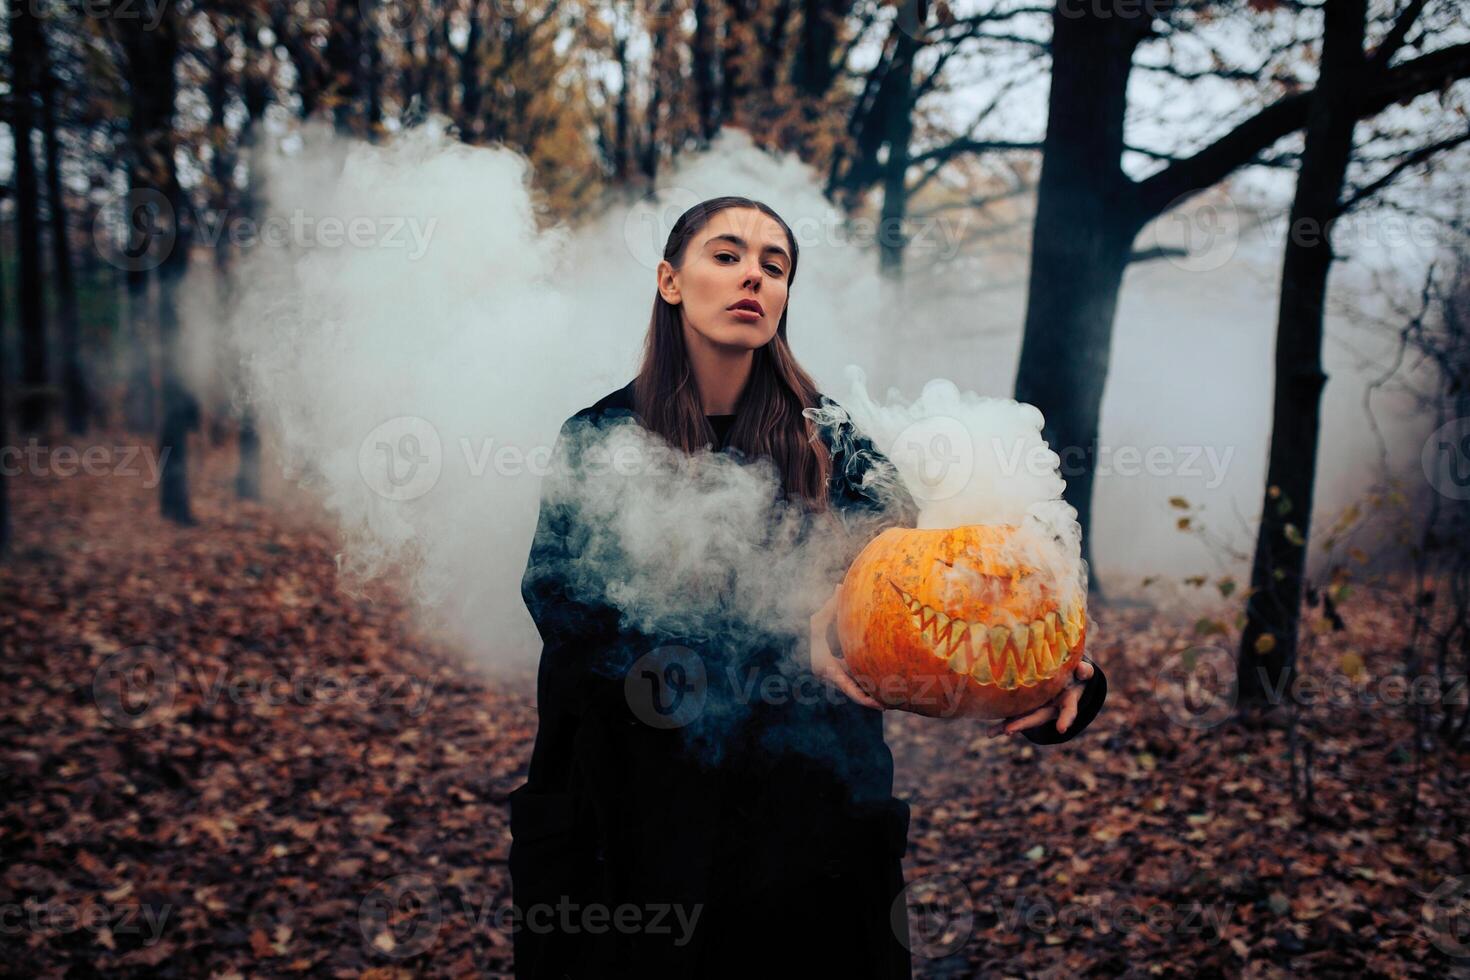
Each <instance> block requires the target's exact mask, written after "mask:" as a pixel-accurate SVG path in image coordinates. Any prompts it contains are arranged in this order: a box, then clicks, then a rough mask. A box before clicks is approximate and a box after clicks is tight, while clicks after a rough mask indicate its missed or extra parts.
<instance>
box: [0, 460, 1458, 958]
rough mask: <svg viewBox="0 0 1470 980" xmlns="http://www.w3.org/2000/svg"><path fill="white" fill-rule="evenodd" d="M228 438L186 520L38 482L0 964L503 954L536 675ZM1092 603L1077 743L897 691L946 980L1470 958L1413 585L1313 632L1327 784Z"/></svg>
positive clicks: (1285, 739)
mask: <svg viewBox="0 0 1470 980" xmlns="http://www.w3.org/2000/svg"><path fill="white" fill-rule="evenodd" d="M130 442H132V440H130V439H129V438H128V437H126V436H118V437H117V438H116V439H114V440H113V442H112V443H111V446H112V447H121V446H124V445H127V444H129V443H130ZM89 444H97V445H108V444H107V443H106V442H105V441H98V440H97V439H95V438H94V439H93V440H90V441H89ZM110 451H111V450H110ZM111 458H113V459H114V460H116V459H118V458H119V457H118V455H117V454H116V453H115V452H114V455H113V456H112V457H111ZM233 466H234V461H233V454H232V453H231V452H229V451H226V450H223V449H221V450H216V451H210V452H207V453H205V454H204V457H203V458H202V459H198V460H196V461H195V466H194V473H195V479H194V487H193V490H194V508H195V516H196V518H197V520H198V523H197V525H196V526H194V527H188V528H186V527H179V526H176V525H174V524H171V523H169V522H167V521H165V520H163V519H162V518H161V517H159V516H158V509H157V503H156V500H157V492H156V489H154V488H153V486H151V485H150V482H149V479H148V477H149V472H148V469H147V467H146V466H143V465H141V464H140V465H138V466H135V467H133V470H134V471H135V472H134V475H127V473H125V472H122V471H121V470H122V467H120V466H115V467H111V468H107V472H97V470H98V468H97V467H92V469H93V473H92V475H87V474H85V473H77V474H75V475H71V476H63V475H59V472H60V470H61V468H60V467H56V468H55V470H54V471H52V470H46V471H44V472H26V473H24V474H22V475H21V476H19V477H16V478H13V479H11V480H10V481H9V483H10V487H11V501H12V511H13V519H14V524H15V528H16V542H15V549H14V554H13V556H12V558H11V559H10V560H9V561H8V562H6V563H4V564H3V565H0V677H3V682H0V973H5V974H11V975H16V976H36V977H50V976H57V977H59V976H67V977H85V976H100V975H107V976H140V977H141V976H165V977H196V976H197V977H203V976H214V977H245V976H290V975H300V976H329V977H358V976H372V977H396V976H419V975H439V976H477V975H478V976H483V975H506V974H508V971H509V969H510V962H511V933H510V931H509V929H508V927H507V926H506V925H505V919H504V917H503V916H497V912H498V911H500V910H503V909H504V908H505V907H506V906H507V905H508V903H509V901H510V888H509V880H508V876H507V873H506V867H505V859H506V854H507V850H508V847H509V843H510V838H509V832H508V828H507V816H506V802H505V801H506V795H507V794H508V793H509V792H510V790H512V789H513V788H514V787H515V786H516V785H518V784H519V783H520V782H521V780H522V779H523V774H524V769H525V764H526V761H527V758H528V755H529V750H530V744H531V739H532V736H533V734H534V731H535V710H534V704H533V700H532V697H531V694H530V690H531V685H530V683H529V681H528V682H527V683H523V684H506V683H502V682H497V681H495V680H493V679H491V678H490V677H488V676H487V675H485V674H484V673H483V672H482V671H480V670H477V669H475V668H474V667H472V666H471V665H470V664H469V663H468V662H467V661H466V659H465V658H464V657H462V656H461V655H459V654H458V653H457V652H456V651H454V650H451V649H448V648H446V647H443V646H441V645H438V644H436V643H435V642H434V641H432V640H431V639H427V638H425V637H424V636H422V635H421V634H420V633H418V632H417V631H416V630H415V628H414V626H413V625H412V616H411V613H410V610H409V609H408V608H407V606H406V605H405V604H404V602H403V601H402V599H401V598H400V596H401V594H402V593H401V590H399V589H397V588H395V584H394V583H393V582H381V583H379V584H378V585H376V586H374V587H373V588H372V589H370V590H369V592H368V593H367V594H363V595H357V596H349V595H346V594H344V593H343V592H340V591H339V590H338V589H337V588H336V587H335V584H334V582H335V575H336V567H335V563H334V559H333V553H334V549H333V534H332V532H331V530H330V524H329V522H328V521H327V520H326V519H325V518H324V517H323V516H322V515H321V513H320V512H318V511H317V510H316V509H315V508H314V507H313V506H312V505H311V504H310V503H309V502H308V501H306V500H305V499H304V498H303V497H302V495H301V494H300V493H299V492H296V491H292V490H290V489H289V488H286V487H283V486H280V485H278V484H268V485H267V487H266V499H267V500H268V501H269V503H268V504H253V503H242V502H239V501H237V500H235V499H234V497H233V494H232V490H231V476H232V473H233ZM1092 612H1093V617H1094V619H1095V620H1096V624H1097V625H1096V629H1095V633H1094V636H1095V639H1096V642H1095V643H1094V644H1093V646H1092V647H1091V656H1092V657H1093V658H1094V659H1096V660H1097V661H1098V662H1099V663H1100V664H1102V665H1103V666H1104V669H1105V670H1106V672H1107V675H1108V680H1109V696H1108V701H1107V705H1106V707H1105V708H1104V710H1103V712H1102V714H1101V715H1099V717H1098V718H1097V720H1096V721H1095V722H1094V723H1093V725H1092V726H1091V727H1090V728H1089V729H1088V730H1087V731H1086V732H1084V733H1083V734H1082V735H1080V736H1079V737H1078V738H1077V739H1076V740H1075V741H1074V742H1072V743H1069V744H1066V745H1059V746H1051V747H1041V746H1033V745H1031V744H1030V743H1029V742H1027V741H1025V740H1024V739H1022V738H1019V737H1012V738H1000V739H990V738H987V737H986V736H985V734H984V728H983V726H979V725H973V724H965V723H945V722H940V721H935V720H932V719H925V718H921V717H918V716H915V715H908V714H902V713H897V712H890V713H889V714H888V716H887V725H888V733H889V734H888V741H889V744H890V745H891V746H892V747H893V751H894V756H895V759H896V762H897V766H898V774H899V776H898V785H897V787H896V792H897V794H898V795H899V796H901V797H903V798H905V799H906V800H908V801H909V802H910V804H911V805H912V824H911V827H910V834H909V849H908V852H907V855H906V857H905V875H906V878H907V880H908V881H909V882H910V886H909V898H910V905H911V909H912V910H913V913H912V916H911V932H912V939H913V942H914V954H915V955H914V975H915V976H917V977H969V976H979V975H984V976H1031V975H1038V974H1039V975H1045V976H1070V975H1074V974H1094V975H1100V976H1113V975H1130V976H1155V975H1157V976H1201V975H1203V976H1240V975H1246V976H1263V977H1264V976H1287V975H1300V974H1307V973H1328V974H1332V975H1343V974H1353V975H1355V976H1443V975H1446V974H1447V973H1459V974H1462V975H1470V914H1467V909H1470V896H1467V894H1466V893H1467V891H1470V876H1467V875H1470V830H1467V826H1466V814H1465V806H1464V803H1465V800H1466V799H1467V798H1470V794H1467V793H1466V790H1467V783H1470V779H1467V770H1470V753H1464V752H1462V753H1460V754H1458V755H1456V754H1453V753H1449V752H1447V751H1446V750H1445V749H1444V748H1443V747H1442V746H1440V745H1439V744H1438V743H1436V742H1429V741H1426V742H1424V743H1423V744H1424V746H1425V749H1426V753H1425V756H1424V759H1423V763H1422V766H1421V768H1420V772H1419V775H1418V776H1417V778H1416V776H1415V759H1414V751H1413V749H1414V745H1413V740H1414V736H1413V732H1412V729H1411V728H1410V726H1409V723H1408V721H1407V720H1406V712H1405V710H1404V707H1403V704H1402V701H1403V700H1404V698H1405V694H1404V690H1403V687H1404V686H1403V685H1402V684H1394V683H1390V682H1389V678H1390V677H1391V676H1392V674H1393V668H1392V667H1391V664H1392V662H1393V661H1394V659H1395V655H1394V654H1392V653H1390V651H1394V650H1397V649H1399V648H1400V647H1401V646H1402V639H1401V633H1400V630H1401V628H1402V623H1401V622H1399V620H1398V615H1399V614H1398V613H1397V612H1396V611H1395V610H1394V609H1393V608H1392V607H1390V606H1389V605H1388V603H1387V602H1382V601H1376V600H1369V599H1363V600H1359V601H1358V602H1357V603H1356V604H1354V605H1352V606H1350V607H1349V608H1346V609H1344V610H1342V614H1343V617H1344V619H1345V622H1346V629H1345V630H1343V631H1340V632H1334V633H1330V634H1327V635H1326V636H1324V637H1318V639H1317V641H1315V642H1314V643H1313V644H1312V645H1311V647H1310V648H1309V649H1308V650H1306V651H1305V652H1304V661H1305V663H1304V674H1305V675H1310V676H1313V677H1316V678H1319V679H1324V680H1331V679H1333V678H1347V677H1353V678H1355V679H1356V683H1357V686H1356V687H1354V688H1352V691H1353V692H1355V693H1353V694H1352V696H1345V695H1343V692H1344V691H1345V690H1347V688H1346V686H1345V685H1342V684H1339V685H1336V686H1335V687H1331V688H1329V689H1328V691H1326V692H1323V691H1320V690H1319V691H1318V692H1317V697H1316V698H1315V699H1314V701H1313V703H1312V704H1311V705H1309V706H1304V707H1301V708H1299V709H1296V710H1297V732H1296V740H1297V742H1298V743H1299V746H1300V749H1299V751H1298V752H1297V753H1296V758H1297V760H1298V763H1299V766H1298V769H1299V772H1298V776H1297V786H1298V788H1299V790H1300V792H1299V793H1298V794H1295V795H1296V796H1297V797H1300V798H1301V799H1300V800H1297V799H1294V794H1293V793H1292V779H1293V777H1292V771H1293V767H1292V756H1293V753H1292V752H1290V751H1289V738H1290V737H1291V736H1290V733H1289V732H1288V731H1287V730H1285V729H1284V728H1283V727H1280V726H1277V727H1271V726H1265V727H1258V728H1246V727H1244V726H1242V725H1240V724H1238V723H1236V722H1234V721H1233V720H1231V719H1230V718H1229V717H1228V712H1221V713H1215V712H1212V711H1211V710H1209V707H1208V705H1205V706H1204V707H1202V706H1201V703H1200V701H1199V699H1198V698H1195V699H1194V700H1192V701H1191V700H1186V698H1185V696H1184V694H1185V692H1184V689H1183V688H1184V685H1183V684H1182V682H1181V679H1180V678H1181V676H1182V673H1181V671H1182V667H1181V664H1182V663H1183V662H1184V660H1183V659H1181V651H1184V650H1185V649H1186V648H1189V647H1191V645H1192V644H1194V643H1195V642H1196V641H1195V639H1194V633H1193V630H1194V626H1195V624H1194V622H1193V621H1186V620H1183V619H1181V621H1179V622H1174V621H1172V620H1171V619H1169V618H1167V617H1163V616H1160V615H1158V614H1155V613H1151V612H1149V611H1147V610H1145V609H1137V608H1134V609H1129V610H1126V611H1124V610H1117V609H1112V608H1097V609H1094V610H1093V611H1092ZM1198 656H1199V657H1200V658H1201V659H1199V660H1197V661H1193V662H1192V663H1193V665H1194V667H1195V669H1196V670H1198V669H1200V667H1199V665H1200V664H1204V665H1205V666H1206V667H1208V666H1209V665H1210V664H1211V663H1212V662H1213V661H1212V659H1211V658H1219V657H1221V656H1223V654H1222V653H1221V652H1220V651H1218V650H1217V651H1214V652H1211V651H1208V650H1206V651H1204V652H1201V653H1199V654H1198ZM1220 662H1222V663H1223V662H1224V661H1220ZM1365 665H1366V666H1365ZM1376 665H1383V666H1382V667H1380V668H1378V669H1377V670H1376V671H1375V666H1376ZM1334 691H1335V692H1336V695H1334V694H1333V693H1332V692H1334ZM1464 696H1465V692H1464V689H1463V688H1461V689H1460V691H1459V692H1458V697H1459V699H1460V700H1461V705H1460V706H1458V707H1457V708H1456V709H1455V710H1457V711H1463V710H1464V708H1463V699H1464ZM1227 707H1228V705H1227ZM1274 714H1275V715H1283V716H1284V715H1286V714H1287V711H1286V710H1285V709H1283V710H1281V711H1278V712H1275V713H1274ZM1308 746H1309V747H1310V766H1309V767H1308V766H1307V765H1306V761H1305V760H1306V758H1307V755H1306V753H1307V752H1308ZM1308 770H1309V772H1308ZM1307 786H1310V794H1311V804H1310V808H1308V807H1307V805H1306V802H1305V793H1306V790H1305V787H1307ZM1411 791H1415V792H1414V796H1415V797H1416V803H1415V805H1414V806H1413V807H1412V809H1410V808H1407V807H1406V806H1405V803H1406V801H1407V800H1408V799H1409V798H1410V794H1411Z"/></svg>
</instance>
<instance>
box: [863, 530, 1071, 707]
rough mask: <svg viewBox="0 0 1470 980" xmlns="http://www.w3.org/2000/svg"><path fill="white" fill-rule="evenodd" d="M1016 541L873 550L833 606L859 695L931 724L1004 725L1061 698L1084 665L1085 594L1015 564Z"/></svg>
mask: <svg viewBox="0 0 1470 980" xmlns="http://www.w3.org/2000/svg"><path fill="white" fill-rule="evenodd" d="M1017 531H1018V529H1017V528H1016V527H1014V526H1012V525H996V526H990V525H969V526H965V527H955V528H938V529H932V530H920V529H914V528H889V529H888V530H886V531H884V532H883V533H882V534H880V535H878V536H877V537H876V538H874V539H873V540H872V541H871V542H870V543H869V544H868V546H867V547H866V548H864V549H863V551H862V552H861V553H860V554H859V555H858V556H857V558H856V559H855V560H854V561H853V563H852V565H851V566H850V567H849V568H848V570H847V575H846V577H845V578H844V579H843V582H842V588H841V591H840V592H839V594H838V597H837V616H836V625H837V638H838V642H839V643H841V645H842V654H843V656H844V657H845V658H846V661H847V668H848V671H849V673H851V674H852V675H853V678H854V679H855V680H856V681H857V682H858V684H859V685H861V686H862V687H863V689H864V690H866V691H868V693H869V694H871V695H872V696H873V697H874V698H876V699H877V700H878V701H880V702H882V703H883V704H886V705H888V706H889V707H893V708H900V709H903V710H906V711H914V712H917V713H919V714H923V715H929V716H932V717H970V718H1005V717H1010V716H1012V715H1018V714H1022V713H1023V712H1026V711H1030V710H1032V709H1033V708H1036V707H1039V706H1040V705H1042V704H1045V703H1046V702H1047V701H1049V700H1051V698H1053V697H1055V696H1056V695H1057V694H1058V693H1059V692H1060V691H1061V689H1062V688H1063V687H1064V686H1066V683H1067V680H1068V678H1069V677H1071V674H1072V671H1073V669H1074V668H1075V667H1076V666H1077V663H1078V662H1079V661H1080V660H1081V659H1082V650H1083V646H1084V644H1085V642H1086V634H1087V612H1086V607H1085V593H1084V592H1083V590H1082V589H1081V588H1079V587H1078V586H1077V585H1076V584H1075V583H1072V582H1059V581H1055V580H1054V579H1055V576H1054V575H1050V574H1048V573H1046V572H1044V571H1042V570H1041V569H1040V568H1039V567H1035V566H1033V565H1031V564H1029V563H1028V562H1026V561H1024V560H1021V559H1018V558H1017V557H1016V556H1017V555H1019V554H1024V553H1026V548H1025V547H1024V546H1023V545H1022V544H1021V543H1020V541H1019V537H1018V534H1017ZM1038 564H1039V563H1038Z"/></svg>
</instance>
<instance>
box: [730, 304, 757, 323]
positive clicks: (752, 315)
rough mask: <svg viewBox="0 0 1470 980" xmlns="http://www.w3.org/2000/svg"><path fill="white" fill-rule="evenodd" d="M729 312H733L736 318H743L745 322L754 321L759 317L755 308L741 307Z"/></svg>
mask: <svg viewBox="0 0 1470 980" xmlns="http://www.w3.org/2000/svg"><path fill="white" fill-rule="evenodd" d="M730 312H731V313H733V314H734V315H735V316H736V318H737V319H741V320H744V321H746V322H747V323H754V322H755V321H756V320H759V319H760V318H761V315H760V314H759V313H757V312H756V311H755V310H747V309H744V308H743V307H741V308H737V309H733V310H731V311H730Z"/></svg>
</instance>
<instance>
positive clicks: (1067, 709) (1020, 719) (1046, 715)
mask: <svg viewBox="0 0 1470 980" xmlns="http://www.w3.org/2000/svg"><path fill="white" fill-rule="evenodd" d="M1092 674H1093V667H1092V662H1091V661H1088V660H1080V661H1078V663H1077V667H1076V669H1074V670H1073V672H1072V679H1071V680H1070V681H1068V682H1067V686H1066V687H1064V688H1062V689H1061V691H1059V692H1058V693H1057V696H1056V697H1054V698H1052V699H1051V700H1050V701H1048V702H1046V704H1043V705H1042V706H1041V707H1039V708H1037V709H1036V710H1035V711H1031V712H1028V713H1027V714H1024V715H1012V716H1011V717H1009V718H1007V719H1006V720H1005V721H1002V722H997V723H996V725H995V726H994V727H993V728H991V729H990V737H991V738H995V737H996V736H997V735H1015V734H1017V733H1019V732H1021V731H1023V730H1024V729H1027V728H1035V727H1037V726H1038V725H1041V724H1043V723H1045V722H1047V721H1050V720H1051V719H1052V718H1055V719H1056V720H1057V732H1058V733H1059V734H1060V733H1062V732H1065V731H1066V730H1067V729H1068V728H1070V727H1071V725H1072V722H1074V721H1076V720H1077V703H1078V702H1079V701H1081V700H1082V691H1083V689H1084V688H1086V687H1087V681H1088V679H1089V678H1090V677H1092Z"/></svg>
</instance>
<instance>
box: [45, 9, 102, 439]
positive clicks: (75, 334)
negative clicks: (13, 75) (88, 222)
mask: <svg viewBox="0 0 1470 980" xmlns="http://www.w3.org/2000/svg"><path fill="white" fill-rule="evenodd" d="M34 33H35V40H36V61H37V70H38V73H39V78H40V86H39V87H40V91H41V134H42V141H43V145H44V146H45V151H46V201H47V203H48V204H49V205H50V206H51V266H52V269H51V274H52V276H53V277H54V281H55V283H56V303H57V313H58V315H59V317H60V327H61V388H62V399H63V405H64V412H65V415H66V430H67V431H68V432H71V433H73V434H75V435H80V434H82V433H84V432H86V431H87V422H88V419H89V418H90V416H91V392H90V391H89V389H88V386H87V379H86V374H85V372H84V371H83V369H82V338H81V320H80V317H79V315H78V312H77V287H76V276H75V272H74V269H73V265H72V255H71V238H70V236H69V233H68V230H67V223H66V215H67V211H66V199H65V198H64V197H63V196H62V189H61V144H60V140H59V139H58V138H57V134H56V78H55V76H54V75H53V74H52V72H51V57H50V52H49V45H48V44H47V41H46V36H45V31H44V30H41V29H37V30H36V31H35V32H34Z"/></svg>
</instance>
